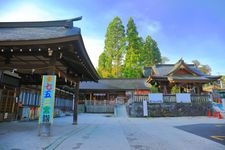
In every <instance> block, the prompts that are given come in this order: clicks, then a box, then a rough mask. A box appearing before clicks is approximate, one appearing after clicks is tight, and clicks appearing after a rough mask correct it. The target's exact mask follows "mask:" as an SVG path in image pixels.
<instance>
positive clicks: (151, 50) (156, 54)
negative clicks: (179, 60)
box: [141, 35, 162, 66]
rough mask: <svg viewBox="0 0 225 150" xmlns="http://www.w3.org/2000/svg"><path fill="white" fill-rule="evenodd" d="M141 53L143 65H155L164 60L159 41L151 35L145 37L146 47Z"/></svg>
mask: <svg viewBox="0 0 225 150" xmlns="http://www.w3.org/2000/svg"><path fill="white" fill-rule="evenodd" d="M141 54H142V55H141V59H142V60H141V62H142V65H143V66H153V65H156V64H158V63H161V62H162V58H161V53H160V50H159V48H158V46H157V43H156V41H155V40H153V39H152V38H151V36H149V35H148V36H147V37H146V39H145V43H144V49H143V50H142V53H141Z"/></svg>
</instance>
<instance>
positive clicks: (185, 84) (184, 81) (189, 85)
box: [144, 59, 221, 94]
mask: <svg viewBox="0 0 225 150" xmlns="http://www.w3.org/2000/svg"><path fill="white" fill-rule="evenodd" d="M144 74H145V76H146V77H148V79H147V83H149V84H151V85H155V86H156V87H158V89H159V91H160V92H162V93H164V94H169V93H171V89H172V88H173V87H174V86H177V87H178V88H179V92H181V93H195V94H201V93H202V92H203V90H202V86H203V85H204V84H208V83H212V82H214V81H217V80H218V79H220V78H221V76H213V75H207V74H204V73H203V72H202V71H201V70H200V69H199V68H197V67H196V66H195V65H194V64H186V63H185V62H184V60H182V59H180V60H179V61H178V62H177V63H175V64H157V65H155V66H153V67H147V68H145V71H144Z"/></svg>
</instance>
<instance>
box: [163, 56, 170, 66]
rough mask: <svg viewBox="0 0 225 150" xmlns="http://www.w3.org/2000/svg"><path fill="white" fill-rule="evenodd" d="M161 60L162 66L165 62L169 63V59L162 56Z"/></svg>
mask: <svg viewBox="0 0 225 150" xmlns="http://www.w3.org/2000/svg"><path fill="white" fill-rule="evenodd" d="M161 60H162V64H165V63H166V62H168V61H170V59H169V58H168V57H166V56H162V57H161Z"/></svg>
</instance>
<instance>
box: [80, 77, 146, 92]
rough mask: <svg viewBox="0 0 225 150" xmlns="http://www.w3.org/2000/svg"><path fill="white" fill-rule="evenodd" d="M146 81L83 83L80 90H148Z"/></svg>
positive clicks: (112, 80)
mask: <svg viewBox="0 0 225 150" xmlns="http://www.w3.org/2000/svg"><path fill="white" fill-rule="evenodd" d="M145 82H146V79H100V80H99V81H98V83H96V82H81V83H80V90H135V89H139V90H140V89H142V90H148V89H149V88H148V87H146V86H145Z"/></svg>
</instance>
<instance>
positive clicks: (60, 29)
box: [0, 17, 80, 41]
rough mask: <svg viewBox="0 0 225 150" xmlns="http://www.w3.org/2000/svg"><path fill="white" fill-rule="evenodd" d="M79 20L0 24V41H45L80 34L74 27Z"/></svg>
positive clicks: (78, 29)
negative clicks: (74, 22)
mask: <svg viewBox="0 0 225 150" xmlns="http://www.w3.org/2000/svg"><path fill="white" fill-rule="evenodd" d="M79 19H80V17H79V18H74V19H69V20H60V21H42V22H0V33H1V34H0V41H17V40H40V39H41V40H43V39H52V38H61V37H68V36H73V35H77V34H80V28H77V27H74V26H73V21H76V20H79Z"/></svg>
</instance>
